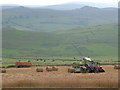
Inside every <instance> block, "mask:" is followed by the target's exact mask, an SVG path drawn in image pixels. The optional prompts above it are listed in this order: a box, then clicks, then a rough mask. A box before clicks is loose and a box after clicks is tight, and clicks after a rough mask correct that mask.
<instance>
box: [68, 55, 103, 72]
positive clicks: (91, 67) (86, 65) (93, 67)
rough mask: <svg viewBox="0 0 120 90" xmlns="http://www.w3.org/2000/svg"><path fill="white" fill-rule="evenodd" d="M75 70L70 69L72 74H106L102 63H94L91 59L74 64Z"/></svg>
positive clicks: (84, 59)
mask: <svg viewBox="0 0 120 90" xmlns="http://www.w3.org/2000/svg"><path fill="white" fill-rule="evenodd" d="M72 67H73V69H68V72H70V73H99V72H105V71H104V69H103V68H102V67H101V66H100V63H98V62H94V61H92V60H91V59H90V58H88V57H85V58H83V60H82V62H80V63H73V64H72Z"/></svg>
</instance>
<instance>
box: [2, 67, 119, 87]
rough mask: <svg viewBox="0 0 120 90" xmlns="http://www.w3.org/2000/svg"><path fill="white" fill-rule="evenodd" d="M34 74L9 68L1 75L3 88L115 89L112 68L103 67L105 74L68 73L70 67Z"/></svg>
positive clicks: (116, 73) (115, 76) (115, 80)
mask: <svg viewBox="0 0 120 90" xmlns="http://www.w3.org/2000/svg"><path fill="white" fill-rule="evenodd" d="M42 68H43V69H44V72H36V71H35V70H36V68H35V67H32V68H17V69H15V68H11V69H7V73H4V74H2V76H3V78H2V80H3V87H39V88H48V87H50V88H54V87H55V88H59V87H63V88H66V87H70V88H71V87H72V88H75V87H77V88H116V87H118V70H115V69H114V67H113V66H110V65H108V66H103V68H104V69H105V71H106V72H105V73H68V72H67V70H68V68H70V67H67V66H63V67H58V68H59V70H58V71H55V72H47V71H46V70H45V67H42Z"/></svg>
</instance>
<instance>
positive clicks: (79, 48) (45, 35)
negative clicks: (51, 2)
mask: <svg viewBox="0 0 120 90" xmlns="http://www.w3.org/2000/svg"><path fill="white" fill-rule="evenodd" d="M2 36H3V37H2V38H3V40H2V41H3V57H6V56H7V57H15V56H28V57H32V56H49V57H51V56H107V57H117V55H118V30H117V25H116V24H110V25H97V26H90V27H78V28H75V29H71V30H69V31H68V30H64V31H56V32H33V31H21V30H17V29H14V28H3V34H2ZM74 46H76V48H75V47H74Z"/></svg>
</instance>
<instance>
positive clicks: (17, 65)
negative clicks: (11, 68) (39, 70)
mask: <svg viewBox="0 0 120 90" xmlns="http://www.w3.org/2000/svg"><path fill="white" fill-rule="evenodd" d="M15 65H16V67H17V68H24V67H31V66H32V63H31V62H16V64H15Z"/></svg>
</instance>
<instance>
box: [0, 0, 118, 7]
mask: <svg viewBox="0 0 120 90" xmlns="http://www.w3.org/2000/svg"><path fill="white" fill-rule="evenodd" d="M118 1H119V0H0V4H19V5H41V6H43V5H54V4H62V3H69V2H94V3H106V4H117V3H118Z"/></svg>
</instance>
